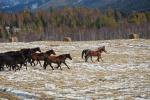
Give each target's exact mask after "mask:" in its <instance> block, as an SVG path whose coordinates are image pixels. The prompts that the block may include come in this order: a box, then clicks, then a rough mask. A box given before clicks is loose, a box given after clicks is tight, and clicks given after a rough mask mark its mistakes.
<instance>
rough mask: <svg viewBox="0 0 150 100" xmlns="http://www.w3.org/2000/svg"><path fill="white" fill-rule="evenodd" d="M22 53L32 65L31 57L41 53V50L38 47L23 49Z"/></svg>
mask: <svg viewBox="0 0 150 100" xmlns="http://www.w3.org/2000/svg"><path fill="white" fill-rule="evenodd" d="M20 51H22V52H23V54H24V56H25V59H26V60H27V62H28V63H30V65H32V63H31V55H32V54H33V53H36V52H37V51H38V52H41V49H40V48H39V47H36V48H25V49H21V50H20Z"/></svg>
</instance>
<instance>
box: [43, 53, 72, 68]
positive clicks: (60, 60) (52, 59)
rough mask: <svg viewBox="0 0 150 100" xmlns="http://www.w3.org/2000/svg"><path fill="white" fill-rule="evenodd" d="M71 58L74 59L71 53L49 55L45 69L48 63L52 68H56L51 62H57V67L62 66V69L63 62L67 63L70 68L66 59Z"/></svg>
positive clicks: (45, 62)
mask: <svg viewBox="0 0 150 100" xmlns="http://www.w3.org/2000/svg"><path fill="white" fill-rule="evenodd" d="M67 58H69V59H70V60H72V57H71V56H70V54H62V55H59V56H48V57H47V58H46V59H45V60H44V69H46V67H47V65H50V66H51V68H52V69H53V70H54V68H53V66H52V64H51V63H55V64H57V65H58V66H57V69H58V68H59V67H60V69H61V70H62V68H61V66H60V65H61V64H62V63H63V64H65V65H66V66H67V68H68V69H70V68H69V66H68V65H67V64H66V62H65V60H66V59H67Z"/></svg>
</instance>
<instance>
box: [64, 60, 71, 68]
mask: <svg viewBox="0 0 150 100" xmlns="http://www.w3.org/2000/svg"><path fill="white" fill-rule="evenodd" d="M63 63H64V64H65V65H66V66H67V68H68V69H70V68H69V66H68V65H67V64H66V62H65V61H64V62H63Z"/></svg>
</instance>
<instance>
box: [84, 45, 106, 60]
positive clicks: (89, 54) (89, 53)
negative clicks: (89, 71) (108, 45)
mask: <svg viewBox="0 0 150 100" xmlns="http://www.w3.org/2000/svg"><path fill="white" fill-rule="evenodd" d="M102 52H105V53H106V52H107V51H106V50H105V46H102V47H99V48H98V49H97V50H90V49H85V50H83V51H82V58H83V55H84V54H85V62H87V60H88V58H89V57H90V58H91V61H92V62H93V60H92V56H97V61H98V62H99V59H101V60H102V57H101V53H102ZM102 61H103V60H102Z"/></svg>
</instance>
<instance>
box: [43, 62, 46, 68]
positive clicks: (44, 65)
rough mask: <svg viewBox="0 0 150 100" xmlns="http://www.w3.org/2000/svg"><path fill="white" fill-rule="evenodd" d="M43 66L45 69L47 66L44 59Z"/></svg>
mask: <svg viewBox="0 0 150 100" xmlns="http://www.w3.org/2000/svg"><path fill="white" fill-rule="evenodd" d="M43 67H44V69H46V67H47V62H46V61H44V64H43Z"/></svg>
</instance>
